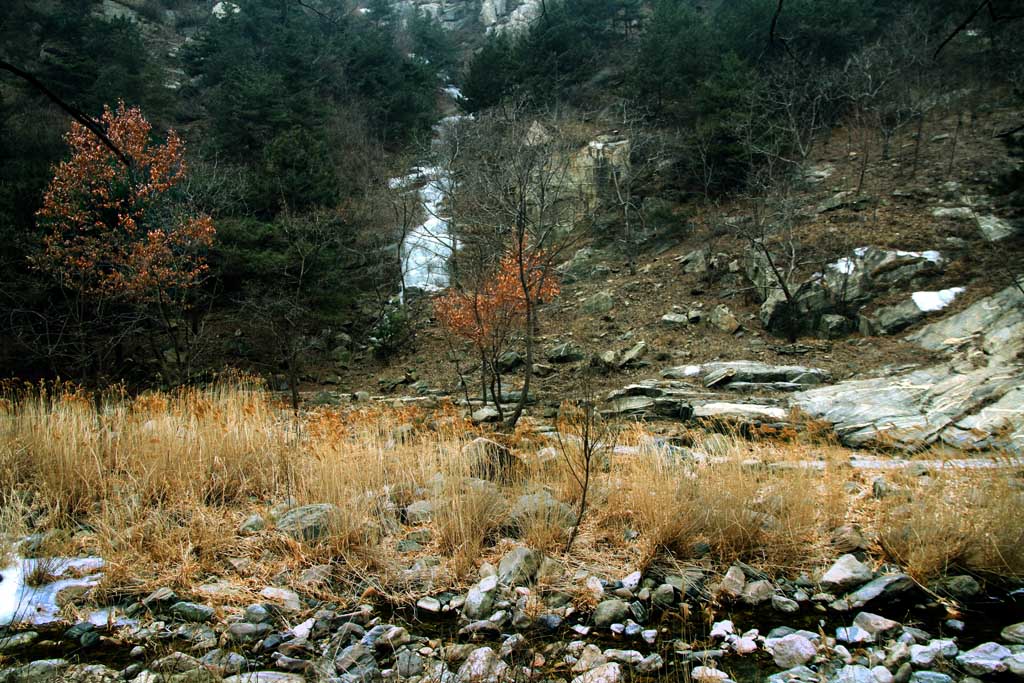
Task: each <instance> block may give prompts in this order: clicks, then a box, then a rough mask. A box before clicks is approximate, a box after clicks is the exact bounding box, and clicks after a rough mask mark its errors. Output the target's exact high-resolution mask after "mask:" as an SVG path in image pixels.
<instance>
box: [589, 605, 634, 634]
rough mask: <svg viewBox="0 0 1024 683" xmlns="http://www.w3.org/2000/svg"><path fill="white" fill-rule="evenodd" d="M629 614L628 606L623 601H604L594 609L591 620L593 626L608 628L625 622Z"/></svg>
mask: <svg viewBox="0 0 1024 683" xmlns="http://www.w3.org/2000/svg"><path fill="white" fill-rule="evenodd" d="M630 614H631V612H630V611H629V604H628V603H627V602H626V601H625V600H617V599H616V600H605V601H603V602H601V603H599V604H598V606H597V607H596V608H595V609H594V614H593V616H592V617H591V618H592V620H593V622H594V626H596V627H598V628H608V627H609V626H611V625H612V624H615V623H622V622H624V621H626V619H627V618H629V616H630Z"/></svg>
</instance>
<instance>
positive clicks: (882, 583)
mask: <svg viewBox="0 0 1024 683" xmlns="http://www.w3.org/2000/svg"><path fill="white" fill-rule="evenodd" d="M914 586H915V583H914V580H913V579H911V578H910V577H909V576H907V575H906V574H898V573H897V574H883V575H882V576H879V577H878V578H875V579H872V580H871V581H868V582H867V583H866V584H864V585H863V586H861V587H860V588H858V589H857V590H855V591H853V592H852V593H850V594H848V595H847V596H846V597H844V598H840V599H839V600H836V601H834V602H833V603H832V604H830V605H829V606H830V607H832V608H833V609H836V610H839V611H841V612H842V611H845V610H849V609H858V608H860V607H863V606H864V605H866V604H868V603H869V602H871V601H872V600H876V599H878V598H880V597H886V598H891V597H894V596H897V595H902V594H903V593H905V592H907V591H908V590H910V589H911V588H913V587H914Z"/></svg>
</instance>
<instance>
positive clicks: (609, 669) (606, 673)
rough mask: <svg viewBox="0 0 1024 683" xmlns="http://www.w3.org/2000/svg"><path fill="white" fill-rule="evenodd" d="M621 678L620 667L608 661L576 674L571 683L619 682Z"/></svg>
mask: <svg viewBox="0 0 1024 683" xmlns="http://www.w3.org/2000/svg"><path fill="white" fill-rule="evenodd" d="M621 680H622V667H620V666H619V665H618V664H616V663H615V662H609V663H607V664H602V665H601V666H599V667H596V668H594V669H591V670H590V671H587V672H586V673H583V674H581V675H579V676H577V677H576V678H574V679H572V683H619V682H620V681H621Z"/></svg>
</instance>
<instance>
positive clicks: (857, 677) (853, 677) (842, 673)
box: [829, 664, 877, 683]
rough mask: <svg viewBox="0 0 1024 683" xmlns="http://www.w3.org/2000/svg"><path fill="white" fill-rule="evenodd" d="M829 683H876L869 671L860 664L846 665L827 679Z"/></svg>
mask: <svg viewBox="0 0 1024 683" xmlns="http://www.w3.org/2000/svg"><path fill="white" fill-rule="evenodd" d="M829 683H877V682H876V681H875V675H874V674H873V673H871V669H869V668H867V667H866V666H861V665H860V664H847V665H846V666H844V667H843V668H842V669H840V670H839V671H837V672H836V675H835V676H833V677H832V678H830V679H829Z"/></svg>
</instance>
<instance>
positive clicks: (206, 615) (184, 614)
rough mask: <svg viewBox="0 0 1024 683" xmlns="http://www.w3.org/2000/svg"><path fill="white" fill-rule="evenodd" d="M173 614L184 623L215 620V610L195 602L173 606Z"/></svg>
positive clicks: (179, 603) (177, 603) (178, 603)
mask: <svg viewBox="0 0 1024 683" xmlns="http://www.w3.org/2000/svg"><path fill="white" fill-rule="evenodd" d="M171 614H172V615H173V616H174V617H176V618H178V619H181V620H183V621H196V622H206V621H210V620H211V619H213V616H214V609H213V608H212V607H210V606H209V605H200V604H198V603H195V602H176V603H174V604H173V605H171Z"/></svg>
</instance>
